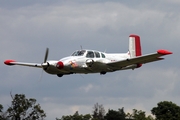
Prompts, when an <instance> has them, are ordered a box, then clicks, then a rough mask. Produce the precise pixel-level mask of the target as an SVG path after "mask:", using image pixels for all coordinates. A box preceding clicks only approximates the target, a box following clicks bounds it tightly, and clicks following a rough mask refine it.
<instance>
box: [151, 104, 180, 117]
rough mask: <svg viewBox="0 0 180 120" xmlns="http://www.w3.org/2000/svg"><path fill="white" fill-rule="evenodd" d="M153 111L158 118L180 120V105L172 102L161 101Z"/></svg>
mask: <svg viewBox="0 0 180 120" xmlns="http://www.w3.org/2000/svg"><path fill="white" fill-rule="evenodd" d="M151 112H152V114H153V115H155V116H156V119H157V120H180V107H179V106H177V105H176V104H175V103H172V102H168V101H163V102H159V103H158V104H157V107H154V108H153V109H152V110H151Z"/></svg>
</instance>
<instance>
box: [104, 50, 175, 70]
mask: <svg viewBox="0 0 180 120" xmlns="http://www.w3.org/2000/svg"><path fill="white" fill-rule="evenodd" d="M168 54H172V52H170V51H167V50H158V51H157V52H156V53H152V54H147V55H143V56H139V57H135V58H129V59H125V60H121V61H115V62H111V63H107V65H109V66H112V67H126V66H129V65H132V64H145V63H149V62H155V61H159V60H163V59H164V58H160V56H164V55H168Z"/></svg>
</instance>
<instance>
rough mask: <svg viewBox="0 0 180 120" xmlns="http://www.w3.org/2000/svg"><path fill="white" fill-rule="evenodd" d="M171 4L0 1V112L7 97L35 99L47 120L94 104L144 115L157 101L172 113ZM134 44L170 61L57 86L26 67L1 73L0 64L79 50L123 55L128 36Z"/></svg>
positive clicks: (176, 19) (174, 15) (174, 14)
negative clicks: (162, 52) (134, 38)
mask: <svg viewBox="0 0 180 120" xmlns="http://www.w3.org/2000/svg"><path fill="white" fill-rule="evenodd" d="M179 11H180V1H179V0H158V1H157V0H151V1H142V0H136V2H135V1H130V0H129V1H127V0H126V1H124V0H111V1H108V0H76V1H74V0H54V1H51V0H38V1H24V0H16V1H13V0H0V62H1V64H0V68H1V72H0V76H1V79H0V80H1V84H0V88H1V90H0V104H2V105H3V106H4V107H5V108H7V107H8V105H10V104H11V98H10V91H12V93H13V94H25V95H26V97H27V98H35V99H36V100H37V103H40V105H41V107H42V109H43V110H44V111H45V112H46V113H47V117H46V119H47V120H50V119H51V120H52V119H55V118H56V117H58V118H61V116H62V115H70V114H74V113H75V111H79V113H81V114H87V113H92V110H93V109H92V108H93V105H94V104H95V103H97V102H98V103H99V104H103V106H104V107H105V109H106V112H107V111H108V109H109V108H110V109H114V110H118V108H122V107H124V109H125V111H126V112H132V109H134V108H135V109H139V110H144V111H146V113H148V114H150V110H151V109H152V108H153V107H155V106H156V105H157V103H158V102H160V101H165V100H167V101H172V102H174V103H176V104H177V105H180V96H179V95H180V90H179V88H180V81H179V78H180V70H179V68H180V64H179V55H180V54H179V51H180V48H179V45H180V34H179V33H180V12H179ZM130 34H138V35H140V37H141V44H142V50H143V53H144V54H146V53H151V52H155V51H157V50H158V49H167V50H170V51H172V52H173V55H169V56H165V60H164V61H160V62H155V63H150V64H145V65H143V66H142V67H141V68H139V69H136V70H128V71H117V72H113V73H107V74H106V75H99V74H88V75H78V74H75V75H67V76H63V77H62V78H58V77H57V76H55V75H49V74H46V73H43V77H42V80H41V81H39V78H40V75H41V72H42V70H41V69H38V68H37V69H36V68H29V67H21V66H13V67H9V66H6V65H4V60H6V59H15V60H17V61H25V62H37V63H42V62H43V59H44V54H45V49H46V47H49V48H50V52H49V58H48V59H49V60H59V59H61V58H62V57H65V56H68V55H70V54H71V53H72V52H73V51H75V50H77V49H80V46H82V47H83V48H84V49H85V48H87V49H95V50H99V51H106V52H115V53H117V52H120V53H121V52H127V51H128V36H129V35H130Z"/></svg>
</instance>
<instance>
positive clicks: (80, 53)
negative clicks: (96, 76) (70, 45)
mask: <svg viewBox="0 0 180 120" xmlns="http://www.w3.org/2000/svg"><path fill="white" fill-rule="evenodd" d="M85 52H86V51H85V50H78V51H75V52H74V53H73V54H72V55H71V56H83V55H84V53H85Z"/></svg>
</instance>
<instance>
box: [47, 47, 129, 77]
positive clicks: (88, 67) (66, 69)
mask: <svg viewBox="0 0 180 120" xmlns="http://www.w3.org/2000/svg"><path fill="white" fill-rule="evenodd" d="M81 51H83V54H76V52H81ZM128 58H130V55H129V54H128V53H113V54H110V53H103V52H99V51H94V50H80V51H75V52H74V53H73V54H72V55H71V56H69V57H65V58H62V59H60V60H59V61H61V62H62V63H63V68H60V69H58V67H57V61H49V64H50V65H49V67H48V68H47V69H44V70H45V71H46V72H47V73H50V74H72V73H85V74H87V73H102V74H103V73H104V74H105V73H106V72H113V71H116V70H120V69H122V68H118V67H117V68H111V67H108V66H107V65H106V63H110V62H115V61H120V60H124V59H128ZM47 62H48V61H47ZM131 69H132V68H131Z"/></svg>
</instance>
